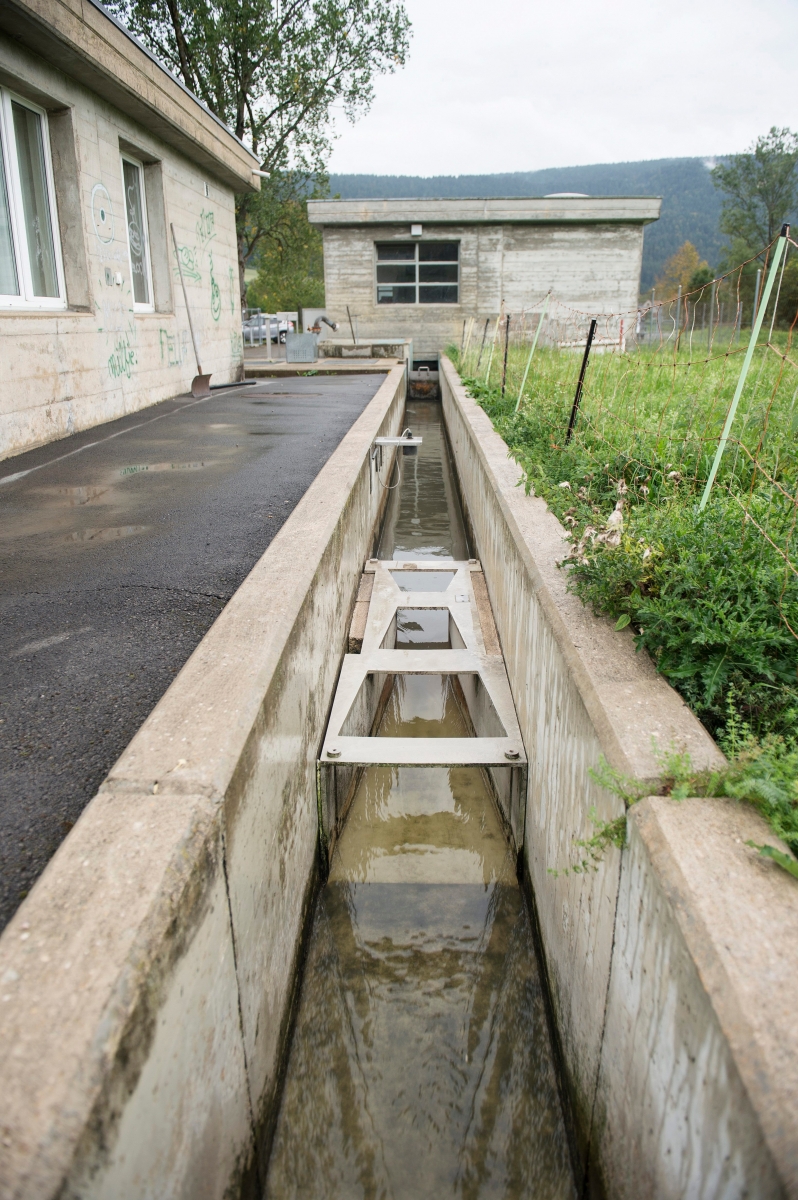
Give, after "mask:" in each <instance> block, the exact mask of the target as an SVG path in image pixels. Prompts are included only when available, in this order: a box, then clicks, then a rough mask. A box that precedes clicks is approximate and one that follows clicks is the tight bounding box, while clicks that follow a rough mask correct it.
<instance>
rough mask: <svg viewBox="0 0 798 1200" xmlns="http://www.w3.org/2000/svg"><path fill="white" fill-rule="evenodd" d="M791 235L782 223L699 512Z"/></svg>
mask: <svg viewBox="0 0 798 1200" xmlns="http://www.w3.org/2000/svg"><path fill="white" fill-rule="evenodd" d="M789 235H790V227H789V225H782V227H781V233H780V235H779V240H778V241H777V243H776V249H775V252H774V254H773V261H772V263H771V264H770V271H769V272H768V278H767V283H766V284H765V290H764V291H763V293H762V303H761V304H760V305H759V311H758V313H757V314H756V319H755V321H754V328H753V329H752V330H751V340H750V341H749V343H748V349H747V350H746V352H745V358H744V359H743V367H742V370H741V371H740V378H739V379H738V380H737V387H736V388H735V389H734V398H733V399H732V402H731V407H730V408H729V411H728V414H727V416H726V421H725V423H724V426H723V433H722V434H721V435H720V441H719V443H718V448H717V450H716V451H715V458H714V460H713V462H712V470H711V471H710V472H709V479H708V480H707V485H706V487H705V488H704V494H703V496H702V497H701V503H700V504H699V506H698V511H699V512H703V511H704V509H705V508H706V506H707V500H709V493H710V492H711V491H712V485H713V483H714V482H715V476H716V475H717V473H718V467H719V466H720V460H721V459H722V458H723V451H724V450H725V449H726V442H727V441H728V440H729V431H730V429H731V427H732V422H733V421H734V417H735V414H736V412H737V405H738V404H739V403H740V396H741V395H742V392H743V388H744V386H745V380H746V377H747V375H748V369H749V367H750V366H751V359H752V358H753V356H754V350H755V348H756V340H757V338H758V337H759V331H760V329H761V328H762V320H763V318H764V316H765V309H766V308H767V306H768V300H769V299H770V293H771V291H772V289H773V280H774V279H775V278H776V272H777V271H778V268H779V262H780V261H781V255H782V251H783V250H784V248H785V246H786V245H787V238H788V237H789Z"/></svg>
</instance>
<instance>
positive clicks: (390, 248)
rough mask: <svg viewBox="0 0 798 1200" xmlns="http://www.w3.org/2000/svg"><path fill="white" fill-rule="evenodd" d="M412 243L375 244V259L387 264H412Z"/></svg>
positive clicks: (413, 244)
mask: <svg viewBox="0 0 798 1200" xmlns="http://www.w3.org/2000/svg"><path fill="white" fill-rule="evenodd" d="M415 257H416V247H415V243H414V242H377V258H379V259H382V260H385V261H387V262H408V261H410V262H414V261H415Z"/></svg>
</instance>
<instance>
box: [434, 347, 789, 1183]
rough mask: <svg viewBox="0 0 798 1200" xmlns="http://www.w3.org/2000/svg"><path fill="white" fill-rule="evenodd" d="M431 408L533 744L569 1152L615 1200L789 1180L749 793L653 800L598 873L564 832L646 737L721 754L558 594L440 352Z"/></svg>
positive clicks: (545, 928)
mask: <svg viewBox="0 0 798 1200" xmlns="http://www.w3.org/2000/svg"><path fill="white" fill-rule="evenodd" d="M441 384H442V395H443V406H444V413H445V417H446V423H447V429H448V433H449V437H450V440H451V444H452V448H453V452H454V458H455V462H456V466H457V470H458V472H459V477H460V484H461V489H462V494H463V497H464V500H465V504H466V507H467V510H468V517H469V520H470V522H471V525H472V528H473V532H474V538H475V541H476V547H477V553H478V555H479V558H480V560H481V562H482V566H483V570H484V572H485V578H486V580H487V584H488V590H489V593H490V598H491V602H492V605H493V611H494V615H495V618H496V625H497V628H498V632H499V636H500V638H501V642H502V648H503V652H504V654H505V660H506V664H507V671H508V675H509V679H510V685H511V688H512V691H513V696H514V698H515V703H516V708H517V710H518V716H519V721H520V725H521V730H522V734H523V737H524V741H525V747H526V752H527V755H528V757H529V790H528V796H527V812H526V832H525V860H526V866H527V871H528V880H529V883H530V887H531V890H532V893H533V896H534V905H535V910H536V915H537V921H538V925H539V930H540V935H541V942H542V946H543V952H544V956H545V966H546V974H547V979H548V984H549V989H550V994H551V999H552V1005H553V1012H554V1019H555V1024H556V1029H557V1037H558V1041H559V1045H560V1050H561V1055H562V1061H563V1067H564V1073H565V1080H566V1089H567V1093H568V1096H569V1100H570V1105H571V1110H572V1115H573V1121H574V1142H575V1149H576V1154H577V1158H578V1160H579V1162H580V1169H581V1171H582V1172H583V1175H584V1178H585V1179H586V1180H587V1181H588V1183H589V1185H590V1187H592V1188H595V1189H596V1190H597V1191H601V1190H603V1191H604V1192H605V1194H607V1195H610V1196H613V1197H624V1198H625V1197H628V1198H629V1200H638V1198H639V1197H640V1196H641V1195H646V1196H656V1197H667V1198H668V1200H677V1198H679V1197H686V1196H688V1197H716V1196H724V1197H729V1198H731V1197H741V1198H742V1197H744V1196H749V1197H750V1196H757V1197H760V1196H762V1197H765V1196H767V1197H770V1196H780V1195H791V1196H793V1195H798V1104H796V1100H797V1099H798V1038H796V1034H795V1031H794V1024H793V1018H792V1009H793V998H794V996H795V994H798V993H796V988H798V964H796V959H795V954H794V938H795V936H796V934H798V889H796V887H795V883H794V881H793V880H791V879H790V878H789V877H788V876H787V875H786V874H784V873H783V872H782V873H780V872H779V870H778V868H776V867H775V865H774V864H770V863H767V862H765V861H764V860H761V859H760V858H759V857H758V856H757V854H756V851H755V850H752V849H750V848H749V847H747V846H746V845H745V841H746V840H747V839H748V838H753V839H754V840H756V841H757V842H760V843H761V842H763V841H769V842H771V843H773V842H774V841H775V839H774V837H773V835H772V833H770V831H769V830H768V829H767V828H766V826H765V825H764V822H762V821H761V819H760V818H759V817H758V816H757V815H756V814H755V813H754V812H753V811H751V810H748V809H745V808H740V807H738V806H736V805H729V804H725V805H724V804H721V803H720V802H715V801H706V802H702V801H695V800H694V801H687V802H684V803H683V804H676V803H674V802H672V801H667V800H656V799H654V800H648V801H645V802H642V803H641V804H640V805H638V806H636V807H635V808H633V809H632V810H631V812H630V816H629V820H628V826H629V841H628V845H627V847H626V848H625V849H624V850H623V851H620V850H616V849H613V848H611V849H610V850H609V851H608V852H607V853H606V854H605V856H604V859H603V861H602V862H601V863H600V865H599V867H598V869H597V870H596V871H595V872H588V873H564V871H565V869H567V868H568V867H569V866H571V865H573V863H574V862H576V861H578V858H579V852H578V849H577V847H576V846H575V844H574V842H575V839H579V838H581V839H585V838H588V837H590V836H591V834H592V833H593V832H594V829H595V823H594V819H593V818H592V817H591V810H592V809H595V813H596V816H597V818H598V819H602V820H610V819H614V818H616V817H618V816H620V815H622V813H623V802H622V801H621V800H620V799H619V798H617V797H615V796H613V795H611V794H609V793H607V792H606V791H604V790H603V789H601V788H599V787H598V786H597V784H596V783H595V782H594V780H593V779H592V778H591V776H590V774H589V769H590V768H591V767H594V766H596V765H597V763H598V761H599V756H600V755H601V754H603V755H604V756H605V758H606V759H607V760H608V761H609V762H610V763H611V764H612V765H613V766H614V767H616V768H617V769H618V770H620V771H623V772H624V773H626V774H630V775H634V776H637V777H638V778H643V779H651V780H652V783H654V781H655V780H656V777H657V771H658V767H657V762H656V759H655V756H654V753H653V751H652V738H656V740H657V742H658V744H659V746H660V747H663V748H667V747H668V746H669V745H670V744H671V743H674V744H675V745H677V746H678V747H680V748H684V749H687V750H689V752H690V754H691V755H692V758H693V762H694V763H695V764H696V765H697V766H701V765H704V764H710V763H712V762H717V761H718V760H719V758H720V755H719V751H718V750H717V748H716V747H715V746H714V743H713V742H712V741H711V739H710V738H709V736H708V735H707V733H706V732H705V731H704V729H703V727H702V726H701V725H700V724H699V722H698V721H697V720H696V718H695V717H694V716H693V715H692V713H690V711H689V710H688V709H687V708H686V706H685V705H684V704H683V702H682V701H681V699H680V698H679V696H678V695H677V694H676V693H675V692H674V691H673V690H672V689H671V688H670V687H669V686H668V685H667V684H666V683H665V681H664V680H663V679H662V678H661V677H660V676H658V675H657V674H656V672H655V671H654V668H653V666H652V664H651V662H650V661H649V660H648V659H647V658H646V657H645V656H643V655H638V654H636V653H635V651H634V643H633V639H632V636H631V634H630V633H629V632H628V631H625V632H623V633H616V632H615V631H614V630H613V628H612V624H611V623H610V622H609V621H606V620H602V619H598V618H595V617H593V616H592V614H591V613H590V612H589V611H588V610H586V609H585V608H583V606H582V604H581V603H580V601H579V600H578V599H577V598H576V597H575V596H573V595H569V594H568V593H567V591H566V585H567V575H566V574H565V573H564V572H563V571H561V570H559V569H558V567H557V562H558V561H559V560H560V559H562V558H563V557H564V554H565V553H566V550H567V547H566V545H565V543H564V537H565V531H564V530H563V529H562V527H561V526H560V525H559V523H558V522H557V520H556V519H555V517H554V516H553V515H552V514H551V513H550V512H549V511H548V509H547V508H546V505H545V503H544V502H543V501H542V500H540V499H538V498H536V497H534V496H525V495H524V494H523V491H522V490H521V489H520V488H519V487H518V486H517V484H518V481H519V479H520V477H521V471H520V469H519V468H518V466H517V465H516V464H515V463H513V462H512V461H511V460H510V459H509V457H508V454H507V447H506V446H505V444H504V442H503V441H502V440H501V438H500V437H499V436H498V435H497V434H496V433H495V432H494V431H493V429H492V427H491V424H490V421H489V419H488V417H487V416H486V415H485V413H484V412H483V411H482V410H481V409H480V408H478V407H477V405H476V404H475V403H474V402H473V401H472V400H470V399H469V397H468V396H467V395H466V394H465V390H464V389H463V387H462V385H461V384H460V382H459V378H458V376H457V374H456V372H455V371H454V368H453V367H452V365H451V363H450V362H449V361H448V360H447V359H444V360H443V362H442V370H441Z"/></svg>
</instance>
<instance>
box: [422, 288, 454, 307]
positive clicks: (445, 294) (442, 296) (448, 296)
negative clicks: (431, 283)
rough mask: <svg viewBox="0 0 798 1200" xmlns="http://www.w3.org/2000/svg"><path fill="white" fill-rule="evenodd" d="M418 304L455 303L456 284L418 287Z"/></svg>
mask: <svg viewBox="0 0 798 1200" xmlns="http://www.w3.org/2000/svg"><path fill="white" fill-rule="evenodd" d="M418 302H419V304H456V303H457V285H456V284H455V286H454V287H440V286H438V287H420V288H419V289H418Z"/></svg>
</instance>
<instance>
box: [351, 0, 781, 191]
mask: <svg viewBox="0 0 798 1200" xmlns="http://www.w3.org/2000/svg"><path fill="white" fill-rule="evenodd" d="M406 6H407V10H408V14H409V16H410V18H411V21H412V23H413V39H412V45H411V50H410V58H409V61H408V64H407V66H406V67H405V68H404V69H400V70H398V72H397V74H396V75H393V76H388V77H386V78H384V79H381V80H379V81H378V82H377V85H376V96H375V100H374V104H373V106H372V109H371V112H370V113H369V114H368V115H367V116H366V117H364V118H362V119H361V120H360V121H359V122H358V123H357V124H356V125H355V126H354V127H352V126H349V125H348V124H347V123H346V122H345V121H341V123H340V124H339V126H338V131H339V134H340V137H339V140H338V141H337V143H336V146H335V150H334V152H333V157H332V162H331V169H332V170H333V171H341V172H364V173H378V174H414V175H431V174H472V173H483V172H493V171H529V170H537V169H539V168H542V167H556V166H570V165H574V164H580V163H596V162H621V161H624V160H635V159H642V158H665V157H669V156H680V155H701V156H709V155H713V154H721V153H725V152H729V151H734V150H741V149H743V148H744V147H745V146H747V145H748V144H749V143H750V142H751V141H752V140H753V138H755V137H756V136H757V135H758V134H759V133H763V132H766V130H767V129H769V128H770V126H771V125H779V126H781V125H790V126H792V127H795V126H796V125H798V111H796V102H795V98H796V87H795V75H796V71H795V46H796V44H798V5H796V3H795V2H794V0H758V2H756V3H754V2H752V0H737V2H736V3H735V2H733V0H732V2H729V0H692V2H691V0H669V3H666V4H657V5H654V4H653V3H652V0H615V2H613V3H610V4H604V5H600V4H596V3H595V2H593V3H588V2H587V0H568V2H567V3H563V2H560V3H556V2H549V3H542V2H541V0H534V3H520V2H519V0H493V2H492V3H487V2H486V0H459V2H458V3H456V4H455V3H452V2H451V0H406Z"/></svg>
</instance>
